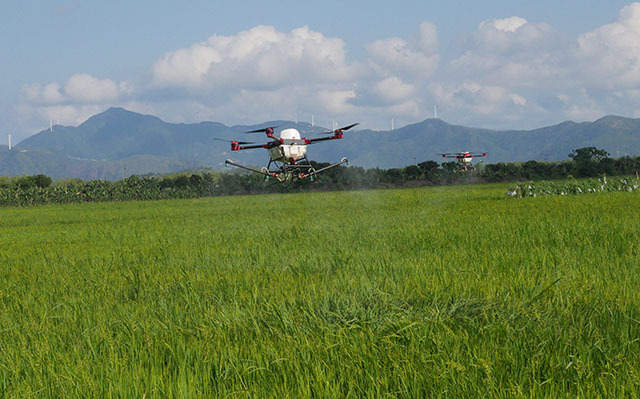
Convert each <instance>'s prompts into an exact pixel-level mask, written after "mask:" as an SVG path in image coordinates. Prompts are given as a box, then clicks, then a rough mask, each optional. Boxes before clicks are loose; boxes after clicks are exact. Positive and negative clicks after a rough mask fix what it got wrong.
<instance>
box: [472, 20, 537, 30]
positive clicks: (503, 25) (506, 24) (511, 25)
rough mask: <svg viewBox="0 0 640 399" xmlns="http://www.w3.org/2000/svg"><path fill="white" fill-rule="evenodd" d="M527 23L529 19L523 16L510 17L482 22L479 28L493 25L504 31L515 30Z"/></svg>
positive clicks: (494, 27) (482, 28) (492, 26)
mask: <svg viewBox="0 0 640 399" xmlns="http://www.w3.org/2000/svg"><path fill="white" fill-rule="evenodd" d="M526 23H527V20H526V19H524V18H521V17H510V18H503V19H490V20H488V21H483V22H481V23H480V27H479V30H481V31H482V30H484V29H485V28H487V27H491V28H493V29H496V30H498V31H502V32H515V31H516V30H518V28H520V27H522V26H523V25H525V24H526Z"/></svg>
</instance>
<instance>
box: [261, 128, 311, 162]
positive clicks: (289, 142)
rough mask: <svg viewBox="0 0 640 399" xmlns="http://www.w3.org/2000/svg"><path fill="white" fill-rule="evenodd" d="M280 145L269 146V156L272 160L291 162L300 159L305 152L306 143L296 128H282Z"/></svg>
mask: <svg viewBox="0 0 640 399" xmlns="http://www.w3.org/2000/svg"><path fill="white" fill-rule="evenodd" d="M280 143H281V144H280V145H279V146H277V147H272V148H269V157H270V158H271V159H272V160H273V161H280V162H291V161H294V162H295V160H297V159H302V158H303V157H304V156H305V155H306V154H307V143H306V142H305V141H304V139H302V138H301V136H300V132H298V130H297V129H284V130H283V131H281V132H280Z"/></svg>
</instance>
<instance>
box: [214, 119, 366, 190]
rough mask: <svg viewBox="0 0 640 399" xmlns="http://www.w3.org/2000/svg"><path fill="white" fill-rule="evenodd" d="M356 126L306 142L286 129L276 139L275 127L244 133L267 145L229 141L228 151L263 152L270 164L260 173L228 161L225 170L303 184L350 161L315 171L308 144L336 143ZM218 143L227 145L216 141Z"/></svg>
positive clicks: (296, 132)
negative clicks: (262, 135)
mask: <svg viewBox="0 0 640 399" xmlns="http://www.w3.org/2000/svg"><path fill="white" fill-rule="evenodd" d="M357 125H358V123H354V124H352V125H349V126H345V127H341V128H339V129H336V130H332V131H328V132H324V133H325V134H330V136H327V137H318V138H312V139H306V138H304V137H301V136H300V132H299V131H298V130H297V129H293V128H289V129H283V130H281V131H280V136H279V137H276V135H275V129H276V128H277V126H270V127H266V128H264V129H257V130H251V131H248V132H246V133H265V134H266V135H267V137H268V138H269V139H271V141H269V142H267V143H266V144H254V142H251V141H236V140H233V141H231V151H241V150H249V149H252V148H264V149H266V150H267V151H268V152H269V163H268V164H267V166H266V167H263V168H261V169H257V168H253V167H250V166H245V165H240V164H239V163H236V162H234V161H232V160H231V159H227V160H225V162H224V166H225V167H228V166H229V165H231V166H235V167H238V168H241V169H245V170H249V171H251V172H255V173H259V174H261V175H264V176H266V178H267V179H270V178H275V179H276V180H277V181H279V182H281V183H284V182H287V181H293V180H302V179H306V178H309V180H314V179H315V178H316V175H317V174H318V173H320V172H324V171H326V170H328V169H331V168H334V167H336V166H339V165H342V164H346V165H347V166H348V165H349V160H348V159H347V158H346V157H343V158H342V159H340V161H338V162H335V163H332V164H330V165H328V166H325V167H323V168H320V169H315V168H314V167H313V165H311V162H310V161H309V159H308V158H307V146H308V145H309V144H313V143H317V142H320V141H326V140H337V139H341V138H342V137H343V132H345V131H347V130H349V129H351V128H352V127H354V126H357ZM216 140H221V141H229V140H222V139H216Z"/></svg>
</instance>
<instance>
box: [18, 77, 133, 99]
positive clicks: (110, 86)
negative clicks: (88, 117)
mask: <svg viewBox="0 0 640 399" xmlns="http://www.w3.org/2000/svg"><path fill="white" fill-rule="evenodd" d="M131 91H132V90H131V88H130V85H129V83H127V82H122V83H120V84H117V83H115V82H114V81H112V80H111V79H97V78H95V77H93V76H91V75H88V74H75V75H73V76H71V77H70V78H69V79H68V80H67V82H66V83H65V85H64V87H62V88H61V87H60V84H58V83H56V82H52V83H49V84H47V85H44V86H42V85H40V84H38V83H34V84H29V85H25V86H24V87H23V88H22V98H23V100H25V101H27V102H30V103H33V104H37V105H60V104H87V103H90V104H101V103H105V102H112V101H116V100H117V99H118V98H120V97H121V96H122V95H125V94H129V93H131Z"/></svg>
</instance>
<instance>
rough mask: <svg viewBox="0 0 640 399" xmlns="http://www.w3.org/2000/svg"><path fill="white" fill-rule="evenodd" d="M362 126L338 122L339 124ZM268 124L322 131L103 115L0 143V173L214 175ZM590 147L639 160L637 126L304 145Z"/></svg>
mask: <svg viewBox="0 0 640 399" xmlns="http://www.w3.org/2000/svg"><path fill="white" fill-rule="evenodd" d="M351 122H362V121H345V123H351ZM265 126H278V127H279V128H278V130H280V129H283V128H287V127H295V128H297V129H298V130H300V131H301V132H302V134H303V135H304V136H305V137H316V136H319V135H321V133H322V132H323V131H326V129H324V128H321V127H315V128H312V127H311V125H310V124H308V123H294V122H290V121H269V122H265V123H262V124H259V125H251V126H225V125H223V124H221V123H216V122H201V123H195V124H176V123H167V122H164V121H162V120H161V119H159V118H157V117H154V116H150V115H142V114H138V113H135V112H131V111H127V110H125V109H122V108H110V109H108V110H107V111H105V112H103V113H100V114H97V115H94V116H93V117H91V118H89V119H88V120H87V121H85V122H84V123H82V124H81V125H79V126H77V127H71V126H54V128H53V132H52V131H50V130H49V129H47V130H45V131H42V132H40V133H38V134H35V135H33V136H31V137H29V138H27V139H26V140H24V141H22V142H21V143H19V144H18V145H17V146H15V148H14V149H12V150H11V151H8V149H7V147H6V146H4V147H2V146H0V175H7V174H9V175H14V174H36V173H42V174H46V175H49V176H51V177H54V178H66V177H80V178H84V179H88V178H93V179H95V178H103V179H117V178H121V177H122V176H123V174H125V173H137V174H144V173H150V172H156V173H167V172H174V171H178V170H182V169H186V168H198V167H212V168H216V169H220V168H222V167H223V164H224V160H225V159H226V158H233V159H234V160H237V161H238V162H241V163H246V164H254V165H263V164H265V163H266V161H267V160H268V158H267V153H266V151H264V150H261V149H256V150H249V151H243V152H234V153H231V151H230V150H229V143H225V142H223V141H218V140H215V139H214V138H220V139H226V140H231V139H236V140H244V141H255V142H258V143H260V142H265V140H266V137H264V135H259V134H255V135H247V134H245V133H244V132H246V131H248V130H252V129H257V128H261V127H265ZM589 146H593V147H597V148H602V149H605V150H606V151H608V152H609V153H610V154H611V156H612V157H618V156H625V155H640V119H631V118H624V117H620V116H606V117H604V118H601V119H599V120H597V121H595V122H582V123H575V122H564V123H561V124H558V125H554V126H549V127H544V128H540V129H535V130H510V131H496V130H488V129H480V128H472V127H464V126H457V125H451V124H448V123H446V122H445V121H443V120H441V119H426V120H424V121H422V122H420V123H416V124H412V125H407V126H404V127H402V128H399V129H396V130H393V131H373V130H357V128H355V129H353V130H350V131H348V132H346V133H345V136H344V139H343V140H340V141H331V142H321V143H317V144H314V145H312V146H310V147H309V150H308V155H309V158H310V159H312V160H316V161H318V162H330V161H337V160H339V159H340V158H341V157H342V156H347V157H348V158H349V159H350V161H351V163H352V165H356V166H362V167H365V168H372V167H380V168H390V167H402V166H407V165H410V164H414V163H418V162H422V161H425V160H436V161H438V162H440V161H441V160H442V159H441V158H439V157H438V155H437V153H441V152H459V151H478V152H487V154H488V155H487V158H486V159H485V163H497V162H505V161H528V160H562V159H567V158H568V154H569V153H570V152H571V151H572V150H573V149H576V148H581V147H589Z"/></svg>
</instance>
